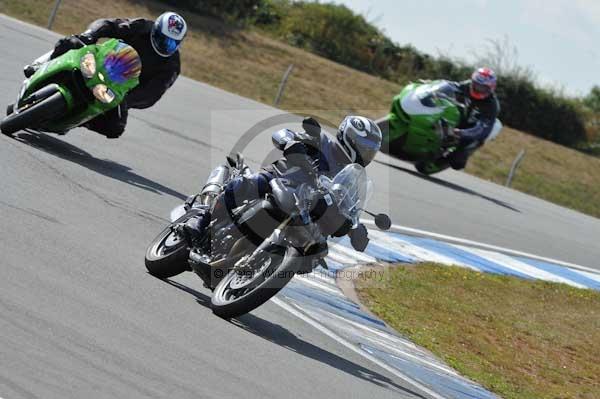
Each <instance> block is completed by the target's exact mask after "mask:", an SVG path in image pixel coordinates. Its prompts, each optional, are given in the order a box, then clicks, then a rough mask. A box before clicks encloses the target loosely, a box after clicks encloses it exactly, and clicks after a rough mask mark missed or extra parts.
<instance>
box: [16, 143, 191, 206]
mask: <svg viewBox="0 0 600 399" xmlns="http://www.w3.org/2000/svg"><path fill="white" fill-rule="evenodd" d="M14 139H15V140H17V141H19V142H21V143H23V144H27V145H29V146H31V147H34V148H36V149H38V150H41V151H44V152H45V153H47V154H50V155H54V156H56V157H58V158H61V159H64V160H67V161H70V162H73V163H76V164H78V165H81V166H83V167H85V168H87V169H90V170H92V171H94V172H96V173H99V174H101V175H103V176H107V177H110V178H111V179H116V180H119V181H122V182H123V183H127V184H130V185H132V186H134V187H138V188H141V189H143V190H146V191H150V192H152V193H155V194H159V195H161V194H167V195H171V196H173V197H175V198H178V199H180V200H185V199H186V198H187V195H185V194H183V193H180V192H179V191H176V190H173V189H171V188H169V187H166V186H164V185H162V184H160V183H157V182H155V181H153V180H150V179H148V178H146V177H143V176H140V175H138V174H137V173H135V172H133V171H132V170H131V168H130V167H128V166H125V165H123V164H120V163H118V162H115V161H111V160H109V159H99V158H95V157H94V156H93V155H92V154H90V153H88V152H86V151H84V150H82V149H81V148H79V147H77V146H75V145H73V144H70V143H67V142H65V141H62V140H59V139H57V138H55V137H52V136H50V135H47V134H43V133H34V132H20V133H18V134H17V135H15V136H14Z"/></svg>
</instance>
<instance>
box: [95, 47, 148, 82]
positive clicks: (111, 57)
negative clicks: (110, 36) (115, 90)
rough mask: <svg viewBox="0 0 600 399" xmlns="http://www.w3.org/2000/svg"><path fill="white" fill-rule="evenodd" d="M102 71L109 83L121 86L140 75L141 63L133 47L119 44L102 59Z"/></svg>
mask: <svg viewBox="0 0 600 399" xmlns="http://www.w3.org/2000/svg"><path fill="white" fill-rule="evenodd" d="M104 69H105V70H106V73H107V74H108V77H109V78H110V80H111V81H113V82H115V83H118V84H123V83H125V82H127V81H129V80H132V79H138V78H139V77H140V74H141V73H142V61H141V59H140V56H139V55H138V53H137V51H135V49H134V48H133V47H131V46H130V45H128V44H125V43H123V42H119V44H117V46H116V47H115V48H114V50H113V51H111V52H110V53H108V54H107V55H106V58H105V59H104Z"/></svg>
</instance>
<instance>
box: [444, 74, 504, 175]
mask: <svg viewBox="0 0 600 399" xmlns="http://www.w3.org/2000/svg"><path fill="white" fill-rule="evenodd" d="M453 85H454V86H455V89H456V99H457V100H458V101H459V102H461V103H463V104H464V105H465V109H464V113H463V115H462V118H461V121H460V123H459V125H458V126H457V128H456V129H454V132H453V133H454V135H455V136H456V137H457V138H458V140H459V146H458V150H457V151H455V152H453V153H452V154H450V155H449V156H448V161H449V163H450V166H451V167H452V168H453V169H463V168H464V167H465V166H466V165H467V160H468V159H469V157H470V156H471V155H472V154H473V153H474V152H475V150H477V149H478V148H479V147H481V146H482V145H483V144H484V143H485V140H486V138H487V137H488V136H489V135H490V133H491V132H492V130H493V128H494V123H495V122H496V118H497V117H498V114H499V113H500V104H499V102H498V98H497V97H496V94H495V90H496V75H495V73H494V71H492V70H491V69H489V68H479V69H477V70H476V71H475V72H473V74H472V75H471V79H470V80H466V81H464V82H460V83H458V82H454V83H453Z"/></svg>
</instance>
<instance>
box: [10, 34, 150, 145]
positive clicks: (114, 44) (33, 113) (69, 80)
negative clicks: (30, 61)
mask: <svg viewBox="0 0 600 399" xmlns="http://www.w3.org/2000/svg"><path fill="white" fill-rule="evenodd" d="M82 44H83V43H82ZM141 70H142V62H141V60H140V57H139V55H138V53H137V52H136V51H135V49H134V48H133V47H131V46H129V45H128V44H126V43H124V42H122V41H119V40H117V39H110V40H107V41H106V42H104V43H102V44H92V45H88V46H85V45H84V46H83V47H81V48H78V49H74V50H69V51H68V52H66V53H65V54H63V55H61V56H59V57H57V58H55V59H53V60H51V61H48V62H46V63H45V64H43V65H41V66H40V68H39V69H38V70H37V71H36V72H35V73H34V74H33V75H32V76H31V77H30V78H29V79H26V80H25V81H24V82H23V86H22V88H21V91H20V92H19V96H18V97H17V101H16V102H15V103H14V104H11V105H9V106H8V107H7V110H6V114H7V116H6V117H5V118H4V119H3V120H2V122H0V130H2V133H4V134H6V135H9V136H11V135H13V134H14V133H15V132H18V131H19V130H24V129H32V130H36V131H41V132H49V133H58V134H65V133H67V132H68V131H69V130H71V129H73V128H75V127H78V126H81V125H83V124H85V123H86V122H88V121H90V120H91V119H93V118H95V117H97V116H98V115H101V114H103V113H105V112H107V111H109V110H111V109H113V108H115V107H117V106H118V105H119V104H120V103H121V102H122V101H123V99H124V98H125V96H126V95H127V93H128V92H129V91H130V90H131V89H133V88H134V87H136V86H137V85H138V83H139V80H138V78H139V76H140V73H141Z"/></svg>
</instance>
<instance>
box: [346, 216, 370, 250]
mask: <svg viewBox="0 0 600 399" xmlns="http://www.w3.org/2000/svg"><path fill="white" fill-rule="evenodd" d="M348 235H349V236H350V243H351V244H352V247H353V248H354V249H355V250H357V251H359V252H364V250H365V249H367V245H368V244H369V233H368V232H367V228H366V227H365V225H364V224H362V223H360V224H359V225H358V227H356V228H355V229H352V230H350V232H349V233H348Z"/></svg>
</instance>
